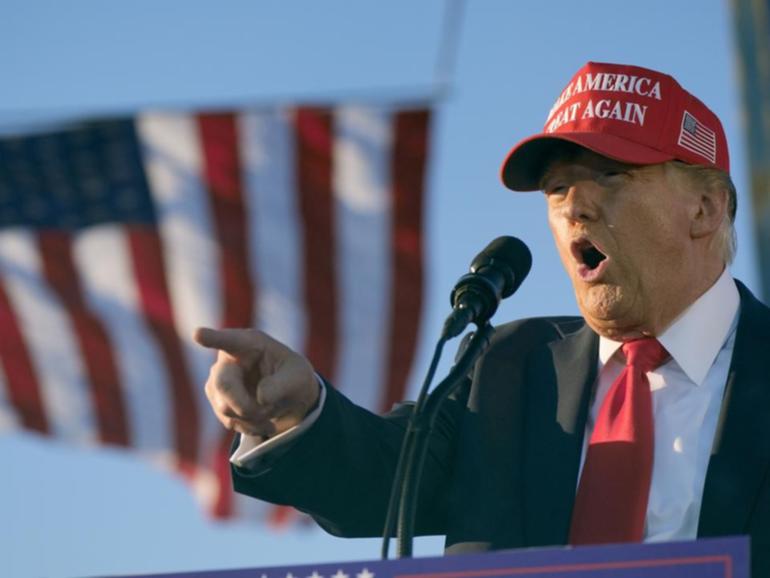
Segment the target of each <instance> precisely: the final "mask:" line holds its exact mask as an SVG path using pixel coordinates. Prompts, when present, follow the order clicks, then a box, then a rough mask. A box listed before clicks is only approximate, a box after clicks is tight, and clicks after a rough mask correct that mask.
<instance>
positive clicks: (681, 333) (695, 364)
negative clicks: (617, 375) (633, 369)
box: [599, 268, 740, 385]
mask: <svg viewBox="0 0 770 578" xmlns="http://www.w3.org/2000/svg"><path fill="white" fill-rule="evenodd" d="M739 303H740V296H739V295H738V288H737V287H736V286H735V281H733V278H732V276H731V275H730V273H729V272H728V271H727V268H725V270H724V271H723V272H722V275H721V276H720V277H719V279H717V282H716V283H714V284H713V285H712V286H711V288H710V289H709V290H708V291H706V292H705V293H704V294H703V295H701V296H700V297H699V298H698V299H697V300H696V301H695V302H694V303H693V304H692V305H690V306H689V307H688V308H687V309H685V310H684V312H683V313H682V314H681V315H680V316H679V317H677V318H676V319H675V320H674V322H673V323H672V324H671V325H670V326H669V327H668V329H666V330H665V331H664V332H663V333H662V334H661V335H659V336H658V341H660V343H661V345H663V347H665V348H666V351H668V352H669V353H670V354H671V357H672V358H673V359H674V361H676V362H677V363H678V364H679V367H681V368H682V371H684V372H685V374H686V375H687V377H689V378H690V379H691V380H692V381H693V382H694V383H695V384H696V385H700V384H701V383H703V380H704V379H706V374H707V373H708V370H709V369H710V368H711V365H712V364H713V363H714V360H715V359H716V356H717V354H718V353H719V350H720V349H722V345H724V343H725V341H726V340H727V337H728V336H729V333H730V329H731V328H732V327H733V322H734V321H735V316H736V314H737V313H738V305H739ZM621 345H623V343H622V342H620V341H613V340H612V339H608V338H606V337H602V336H600V338H599V361H600V362H601V365H602V366H604V365H605V364H606V363H607V361H609V360H610V358H611V357H612V356H613V355H614V354H615V352H616V351H617V350H618V349H620V346H621Z"/></svg>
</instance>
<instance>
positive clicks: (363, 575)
mask: <svg viewBox="0 0 770 578" xmlns="http://www.w3.org/2000/svg"><path fill="white" fill-rule="evenodd" d="M356 578H374V574H373V573H372V572H369V568H364V569H363V570H361V571H360V572H359V573H358V574H356Z"/></svg>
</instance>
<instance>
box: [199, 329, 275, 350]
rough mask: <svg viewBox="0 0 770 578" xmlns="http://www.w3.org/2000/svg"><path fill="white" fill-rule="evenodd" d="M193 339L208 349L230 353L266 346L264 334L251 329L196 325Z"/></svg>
mask: <svg viewBox="0 0 770 578" xmlns="http://www.w3.org/2000/svg"><path fill="white" fill-rule="evenodd" d="M193 340H194V341H195V342H196V343H197V344H198V345H202V346H203V347H206V348H208V349H220V350H222V351H225V352H227V353H230V354H232V355H238V354H242V353H246V352H248V351H253V350H255V349H256V350H260V349H263V348H264V347H265V346H266V342H265V339H264V336H263V335H262V334H261V333H260V332H258V331H253V330H251V329H211V328H210V327H198V328H197V329H196V330H195V331H194V333H193Z"/></svg>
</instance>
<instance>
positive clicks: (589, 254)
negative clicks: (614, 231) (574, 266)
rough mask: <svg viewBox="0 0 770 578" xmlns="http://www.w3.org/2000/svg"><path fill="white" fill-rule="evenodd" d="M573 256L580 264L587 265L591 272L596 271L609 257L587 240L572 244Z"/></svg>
mask: <svg viewBox="0 0 770 578" xmlns="http://www.w3.org/2000/svg"><path fill="white" fill-rule="evenodd" d="M572 255H573V256H574V257H575V259H576V260H577V261H578V263H580V264H581V265H585V266H586V267H587V268H588V270H590V271H593V270H594V269H596V268H597V267H598V266H599V265H600V264H601V262H602V261H604V260H605V259H606V258H607V255H605V254H604V253H602V252H601V251H600V250H599V249H598V248H597V247H596V245H594V244H593V243H592V242H591V241H589V240H588V239H585V238H584V239H580V240H578V241H576V242H574V243H573V244H572Z"/></svg>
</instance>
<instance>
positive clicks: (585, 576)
mask: <svg viewBox="0 0 770 578" xmlns="http://www.w3.org/2000/svg"><path fill="white" fill-rule="evenodd" d="M749 569H750V566H749V540H748V538H746V537H735V538H714V539H704V540H697V541H694V542H666V543H661V544H613V545H607V546H582V547H579V548H570V547H555V548H538V549H528V550H505V551H497V552H489V553H484V554H469V555H453V556H444V557H436V558H408V559H404V560H374V561H363V562H339V563H332V564H327V563H324V564H310V565H302V566H299V565H296V566H292V565H289V566H280V567H271V568H250V569H248V568H242V569H237V570H209V571H203V572H197V571H196V572H181V573H174V574H142V575H134V576H130V577H129V576H123V578H508V577H511V578H515V577H527V578H589V577H590V578H653V577H654V578H750V575H749Z"/></svg>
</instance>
